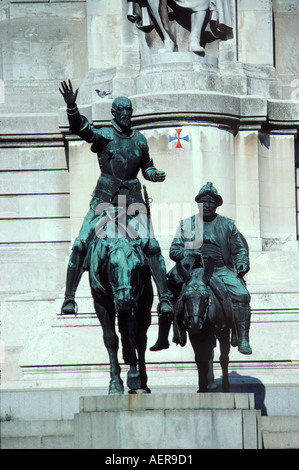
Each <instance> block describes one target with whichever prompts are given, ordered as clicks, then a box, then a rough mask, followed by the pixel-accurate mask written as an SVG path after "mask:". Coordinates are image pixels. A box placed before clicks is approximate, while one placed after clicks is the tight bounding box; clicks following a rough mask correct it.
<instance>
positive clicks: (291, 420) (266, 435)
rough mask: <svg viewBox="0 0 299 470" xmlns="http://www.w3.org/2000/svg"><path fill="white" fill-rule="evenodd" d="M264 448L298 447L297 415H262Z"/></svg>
mask: <svg viewBox="0 0 299 470" xmlns="http://www.w3.org/2000/svg"><path fill="white" fill-rule="evenodd" d="M262 436H263V448H264V449H299V416H263V417H262Z"/></svg>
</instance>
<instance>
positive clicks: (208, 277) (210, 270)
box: [203, 256, 214, 285]
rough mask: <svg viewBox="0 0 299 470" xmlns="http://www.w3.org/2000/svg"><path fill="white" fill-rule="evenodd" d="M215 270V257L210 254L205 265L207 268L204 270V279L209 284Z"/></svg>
mask: <svg viewBox="0 0 299 470" xmlns="http://www.w3.org/2000/svg"><path fill="white" fill-rule="evenodd" d="M213 272H214V262H213V259H212V258H211V257H210V256H209V258H208V261H207V263H206V265H205V270H204V275H203V281H204V283H205V284H207V285H208V284H209V282H210V280H211V277H212V276H213Z"/></svg>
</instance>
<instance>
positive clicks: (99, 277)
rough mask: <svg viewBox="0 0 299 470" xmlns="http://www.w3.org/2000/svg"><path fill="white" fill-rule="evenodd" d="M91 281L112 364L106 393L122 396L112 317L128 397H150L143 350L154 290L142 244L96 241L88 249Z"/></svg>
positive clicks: (97, 312)
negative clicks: (138, 394) (125, 375)
mask: <svg viewBox="0 0 299 470" xmlns="http://www.w3.org/2000/svg"><path fill="white" fill-rule="evenodd" d="M89 280H90V287H91V293H92V296H93V299H94V307H95V311H96V314H97V317H98V319H99V321H100V323H101V326H102V328H103V339H104V344H105V346H106V348H107V351H108V355H109V360H110V377H111V380H110V384H109V394H110V395H121V394H123V393H124V385H123V381H122V379H121V376H120V373H121V368H120V365H119V362H118V348H119V339H118V336H117V334H116V330H115V319H116V316H117V317H118V328H119V332H120V335H121V342H122V353H123V359H124V362H125V364H127V365H129V366H130V368H129V371H128V374H127V386H128V388H129V393H150V389H149V388H148V387H147V374H146V366H145V350H146V344H147V329H148V327H149V326H150V323H151V306H152V303H153V289H152V284H151V276H150V271H149V269H148V267H147V265H146V262H145V257H144V255H143V252H142V249H141V248H140V243H139V242H138V241H134V240H129V239H126V238H119V239H110V240H109V239H98V238H97V237H95V238H94V241H93V243H92V244H91V247H90V250H89Z"/></svg>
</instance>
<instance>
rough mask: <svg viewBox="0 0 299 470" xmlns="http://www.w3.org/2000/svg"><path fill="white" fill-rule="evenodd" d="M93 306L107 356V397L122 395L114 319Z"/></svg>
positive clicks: (96, 305)
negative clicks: (100, 327) (108, 381)
mask: <svg viewBox="0 0 299 470" xmlns="http://www.w3.org/2000/svg"><path fill="white" fill-rule="evenodd" d="M94 306H95V311H96V313H97V317H98V319H99V321H100V323H101V326H102V329H103V340H104V344H105V347H106V349H107V352H108V355H109V361H110V377H111V380H110V384H109V395H122V394H123V393H124V385H123V381H122V379H121V378H120V372H121V369H120V365H119V362H118V358H117V353H118V344H119V340H118V336H117V334H116V332H115V317H114V315H113V316H112V315H109V313H108V311H107V310H106V309H105V308H104V307H102V305H100V304H99V303H97V302H96V301H95V302H94Z"/></svg>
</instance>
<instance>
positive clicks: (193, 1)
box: [128, 0, 232, 54]
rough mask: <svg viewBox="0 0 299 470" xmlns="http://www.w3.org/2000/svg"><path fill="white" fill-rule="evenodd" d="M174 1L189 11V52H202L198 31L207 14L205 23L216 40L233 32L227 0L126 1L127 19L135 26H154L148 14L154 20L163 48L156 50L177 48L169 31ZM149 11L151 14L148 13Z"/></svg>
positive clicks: (145, 29) (202, 28) (202, 27)
mask: <svg viewBox="0 0 299 470" xmlns="http://www.w3.org/2000/svg"><path fill="white" fill-rule="evenodd" d="M171 3H172V4H175V5H178V6H179V7H181V8H182V14H183V10H187V11H189V12H191V32H190V36H189V45H188V49H189V51H190V52H196V53H199V54H203V53H204V52H205V49H204V47H203V46H202V45H201V44H200V38H201V34H202V32H203V30H204V28H205V22H206V17H207V14H208V15H209V16H208V23H209V26H210V29H211V32H212V34H213V35H214V36H215V39H218V38H221V39H224V38H225V37H226V36H227V35H228V34H230V33H231V32H232V18H231V10H230V1H229V0H173V1H172V2H170V1H167V0H139V1H134V0H128V19H129V20H130V21H133V22H135V23H136V25H137V27H138V28H140V29H142V30H144V31H148V30H149V29H150V28H152V27H154V25H153V23H152V21H151V16H150V14H151V15H152V17H153V19H154V21H155V22H156V24H157V26H158V28H159V30H160V32H161V34H162V38H163V43H164V45H163V48H162V49H160V50H159V52H173V51H175V50H176V49H177V44H176V39H175V36H174V34H173V32H172V30H171V26H170V21H169V14H168V4H170V5H171ZM149 12H150V14H149Z"/></svg>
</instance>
